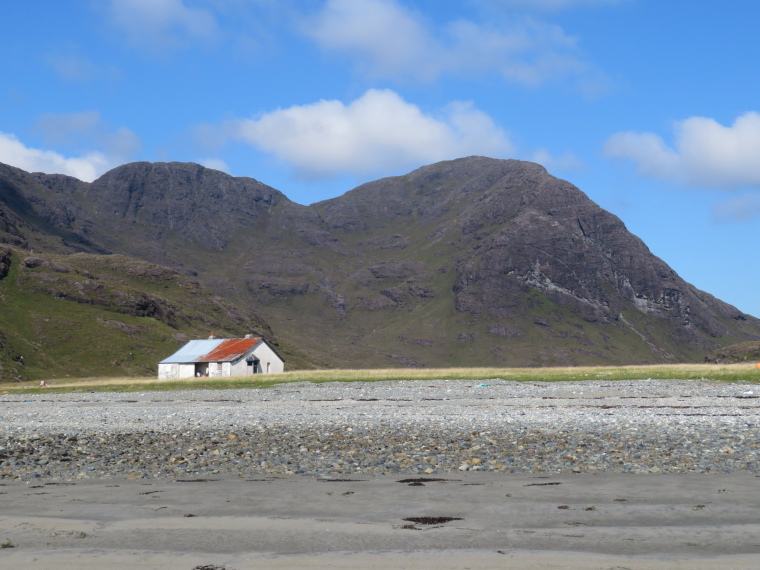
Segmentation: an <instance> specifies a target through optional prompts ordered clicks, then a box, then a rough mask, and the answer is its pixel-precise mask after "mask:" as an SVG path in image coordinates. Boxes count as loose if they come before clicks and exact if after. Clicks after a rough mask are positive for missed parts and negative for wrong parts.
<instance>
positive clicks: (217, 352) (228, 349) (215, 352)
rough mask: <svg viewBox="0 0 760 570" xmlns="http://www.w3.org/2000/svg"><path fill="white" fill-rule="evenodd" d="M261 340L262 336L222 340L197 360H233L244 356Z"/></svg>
mask: <svg viewBox="0 0 760 570" xmlns="http://www.w3.org/2000/svg"><path fill="white" fill-rule="evenodd" d="M260 342H261V339H260V338H231V339H229V340H225V341H222V343H221V344H219V345H218V346H216V347H214V348H213V349H212V350H211V352H209V353H208V354H204V355H203V356H199V357H198V358H196V359H195V362H231V361H234V360H237V359H238V358H241V357H242V356H244V355H245V353H246V352H248V351H249V350H251V349H252V348H253V347H254V346H256V345H257V344H259V343H260Z"/></svg>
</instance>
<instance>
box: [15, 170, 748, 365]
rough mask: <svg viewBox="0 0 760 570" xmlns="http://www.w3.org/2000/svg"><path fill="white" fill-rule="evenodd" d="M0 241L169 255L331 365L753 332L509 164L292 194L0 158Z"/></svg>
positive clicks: (497, 361)
mask: <svg viewBox="0 0 760 570" xmlns="http://www.w3.org/2000/svg"><path fill="white" fill-rule="evenodd" d="M0 240H3V241H5V243H9V244H11V245H14V246H15V247H21V248H25V249H28V250H34V251H44V252H51V253H55V254H71V253H74V252H87V253H88V254H90V255H104V254H121V255H126V256H130V257H132V258H136V259H142V260H144V261H146V262H150V263H153V264H158V265H161V266H164V267H167V268H172V270H174V271H176V272H179V273H181V274H184V275H187V276H189V277H191V278H193V279H195V280H197V281H198V282H199V283H200V284H202V285H203V286H204V287H206V288H208V290H209V291H211V292H213V294H214V295H217V296H219V297H221V298H223V299H225V300H226V301H227V302H229V303H233V304H235V305H236V306H240V307H243V308H245V309H246V310H251V311H254V312H255V313H256V314H257V315H260V317H261V318H262V319H263V320H264V321H266V323H268V325H269V326H271V329H272V331H273V334H275V335H276V336H277V337H278V338H279V339H281V340H283V341H287V343H288V344H289V345H291V346H293V347H297V349H298V350H299V351H302V352H303V353H304V354H305V355H306V359H307V360H310V361H311V362H320V363H323V364H329V365H331V366H340V367H383V366H453V365H467V366H518V365H525V366H543V365H570V364H590V363H598V364H619V363H654V362H677V361H701V360H702V359H703V358H704V356H705V354H706V353H708V352H710V351H712V350H715V349H717V348H720V347H721V346H724V345H727V344H731V343H736V342H742V341H750V340H757V339H760V320H758V319H756V318H754V317H752V316H750V315H746V314H744V313H742V312H740V311H739V310H737V309H736V308H734V307H732V306H730V305H728V304H726V303H723V302H722V301H720V300H718V299H715V298H714V297H713V296H711V295H709V294H708V293H705V292H703V291H700V290H698V289H696V288H695V287H693V286H691V285H690V284H688V283H686V282H685V281H683V279H681V278H680V277H679V276H678V275H677V274H676V273H675V272H674V271H673V270H672V269H671V268H670V267H668V266H667V264H665V263H664V262H663V261H662V260H660V259H659V258H657V257H655V256H654V255H652V253H651V252H650V251H649V250H648V248H647V247H646V245H645V244H644V243H643V242H642V241H641V240H640V239H638V238H637V237H636V236H634V235H632V234H631V233H630V232H628V231H627V229H626V228H625V226H624V224H623V223H622V222H621V221H620V220H619V219H618V218H617V217H615V216H614V215H612V214H610V213H609V212H606V211H605V210H603V209H601V208H600V207H599V206H598V205H596V204H595V203H593V202H592V201H591V200H589V198H588V197H587V196H586V195H585V194H584V193H583V192H581V191H580V190H579V189H578V188H576V187H575V186H573V185H572V184H570V183H568V182H566V181H563V180H560V179H557V178H555V177H553V176H551V175H550V174H549V173H548V172H547V171H546V170H545V169H544V168H543V167H541V166H540V165H538V164H533V163H529V162H523V161H517V160H494V159H489V158H484V157H469V158H463V159H458V160H453V161H447V162H442V163H438V164H433V165H430V166H426V167H423V168H420V169H418V170H415V171H414V172H411V173H409V174H407V175H405V176H398V177H392V178H385V179H382V180H377V181H375V182H370V183H368V184H364V185H362V186H359V187H358V188H355V189H353V190H351V191H349V192H347V193H346V194H344V195H343V196H340V197H338V198H334V199H332V200H326V201H323V202H318V203H316V204H312V205H311V206H302V205H299V204H295V203H293V202H291V201H290V200H288V199H287V197H286V196H285V195H284V194H282V193H281V192H279V191H277V190H275V189H273V188H270V187H268V186H266V185H264V184H261V183H260V182H257V181H256V180H253V179H251V178H234V177H231V176H228V175H226V174H224V173H221V172H218V171H215V170H211V169H207V168H204V167H202V166H199V165H196V164H186V163H133V164H127V165H124V166H121V167H118V168H116V169H114V170H112V171H110V172H108V173H106V174H105V175H103V176H102V177H101V178H99V179H98V180H96V181H94V182H92V183H91V184H87V183H84V182H80V181H78V180H76V179H73V178H70V177H65V176H60V175H45V174H39V173H35V174H30V173H26V172H23V171H20V170H18V169H14V168H12V167H7V166H0Z"/></svg>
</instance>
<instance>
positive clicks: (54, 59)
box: [47, 55, 98, 81]
mask: <svg viewBox="0 0 760 570" xmlns="http://www.w3.org/2000/svg"><path fill="white" fill-rule="evenodd" d="M47 59H48V62H49V63H50V65H51V66H52V67H53V69H54V70H55V71H56V73H58V75H60V76H61V77H63V78H64V79H66V80H68V81H90V80H91V79H93V78H94V77H96V76H97V75H98V68H97V66H96V65H95V64H93V63H92V62H91V61H90V60H88V59H85V58H82V57H76V56H71V55H52V56H50V57H48V58H47Z"/></svg>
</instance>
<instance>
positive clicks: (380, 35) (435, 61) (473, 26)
mask: <svg viewBox="0 0 760 570" xmlns="http://www.w3.org/2000/svg"><path fill="white" fill-rule="evenodd" d="M304 33H306V34H307V35H309V36H311V37H312V38H314V39H315V40H316V42H317V43H318V44H319V45H320V46H321V47H323V48H325V49H328V50H334V51H340V52H344V53H347V54H349V55H350V56H351V57H355V58H357V60H358V61H359V64H360V66H361V67H362V68H363V70H364V71H365V72H367V73H368V74H370V75H374V76H382V77H392V78H407V77H411V78H413V79H417V80H423V81H425V80H431V79H435V78H436V77H438V76H440V75H441V74H444V73H454V74H461V75H466V74H472V73H473V72H477V73H488V72H495V73H499V74H501V75H502V76H504V77H505V78H507V79H509V80H511V81H515V82H518V83H523V84H529V85H539V84H542V83H545V82H547V81H550V80H556V79H567V78H571V77H572V78H578V79H579V80H586V78H587V76H591V77H593V79H594V82H596V83H599V81H598V77H597V76H599V75H600V74H599V73H598V72H597V71H596V70H594V69H593V67H592V66H591V65H590V64H588V63H587V62H586V61H584V59H583V57H582V55H581V53H580V51H579V49H578V47H577V39H576V38H574V37H571V36H568V35H567V34H565V32H564V31H563V30H562V28H560V27H559V26H556V25H551V24H548V23H545V22H541V21H537V20H530V19H523V20H519V21H514V22H512V24H511V25H509V26H506V25H504V26H500V27H498V28H496V27H489V26H484V25H481V24H478V23H475V22H472V21H467V20H458V21H455V22H452V23H450V24H448V25H447V26H445V27H444V28H443V29H442V30H441V31H440V32H439V33H438V34H436V30H435V29H433V28H432V26H431V25H429V24H428V22H427V21H426V20H425V19H424V18H423V16H421V15H420V14H419V13H416V12H413V11H411V10H408V9H406V8H404V7H403V6H401V5H400V4H399V3H398V2H396V1H395V0H328V2H327V3H326V5H325V8H324V9H323V10H322V11H321V12H320V13H319V14H318V15H317V16H316V17H315V18H313V19H312V20H311V21H310V22H308V25H307V26H304Z"/></svg>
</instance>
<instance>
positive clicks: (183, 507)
mask: <svg viewBox="0 0 760 570" xmlns="http://www.w3.org/2000/svg"><path fill="white" fill-rule="evenodd" d="M419 477H420V476H419V475H410V476H408V478H413V479H418V478H419ZM403 478H404V476H398V475H395V476H391V475H383V476H347V477H346V479H351V480H324V479H319V478H314V477H305V476H288V477H265V476H255V477H250V478H215V477H209V478H208V479H206V480H200V481H198V480H191V479H188V480H181V479H180V480H178V479H173V480H169V479H154V480H138V481H127V480H124V479H119V480H97V481H77V482H75V483H63V482H58V481H52V480H44V479H43V480H39V481H38V482H34V483H28V482H26V483H25V482H4V483H2V484H0V543H8V542H10V543H12V544H13V547H7V548H3V549H2V550H0V567H2V568H25V569H42V568H54V569H61V568H82V569H90V568H92V569H95V568H98V569H101V568H113V569H116V568H129V569H134V568H166V569H177V568H180V569H183V568H184V569H187V570H190V569H193V568H197V567H204V566H205V567H210V568H213V567H217V568H226V569H227V570H232V569H235V570H242V569H246V568H272V569H280V568H332V569H336V568H337V569H342V568H346V569H348V568H410V569H422V568H436V569H447V568H472V569H482V568H529V569H531V568H588V569H591V568H599V569H612V568H616V569H622V568H631V569H633V568H636V569H638V568H641V569H644V568H684V569H686V568H689V569H692V568H705V569H707V568H758V567H760V493H758V491H760V478H758V476H756V475H755V474H754V473H749V472H743V473H733V474H720V475H707V474H682V475H625V474H604V473H600V474H586V473H584V474H567V475H557V476H544V475H532V474H521V475H517V474H497V473H471V472H467V473H460V474H445V475H435V476H430V477H429V478H440V479H445V480H444V481H427V482H423V484H422V485H410V484H409V483H400V482H398V481H399V480H400V479H403ZM409 517H451V518H453V519H454V520H451V521H449V522H442V523H437V524H420V523H414V522H410V521H406V520H404V519H406V518H409Z"/></svg>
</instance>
